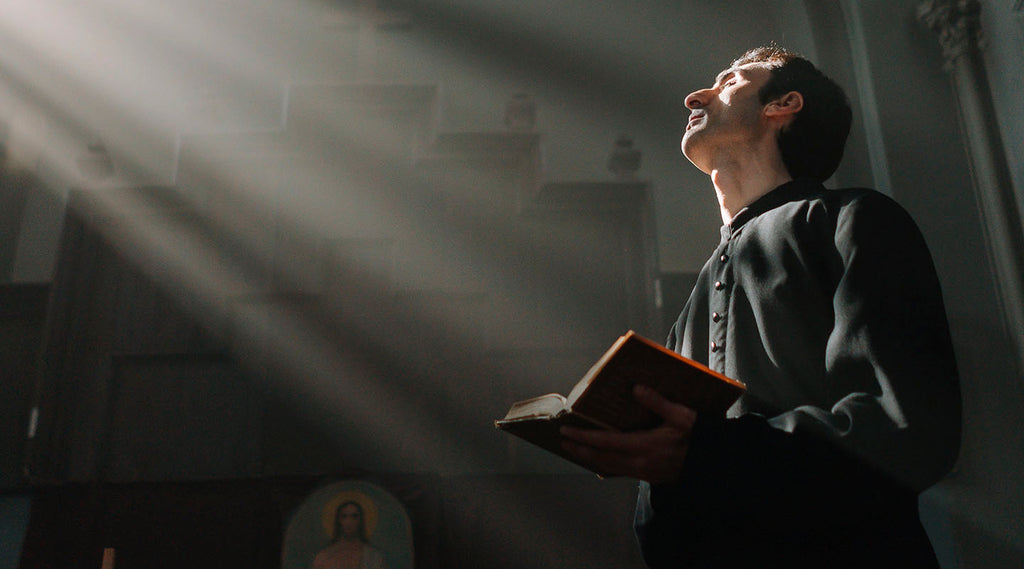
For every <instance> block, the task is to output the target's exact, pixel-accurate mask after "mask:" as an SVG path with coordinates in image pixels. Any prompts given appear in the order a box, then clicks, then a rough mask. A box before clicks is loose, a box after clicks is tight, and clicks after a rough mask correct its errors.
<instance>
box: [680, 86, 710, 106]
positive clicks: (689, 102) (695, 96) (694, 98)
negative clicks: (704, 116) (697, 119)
mask: <svg viewBox="0 0 1024 569" xmlns="http://www.w3.org/2000/svg"><path fill="white" fill-rule="evenodd" d="M708 91H709V90H708V89H701V90H700V91H694V92H693V93H690V94H689V95H687V96H686V99H685V100H684V101H683V104H684V105H686V108H688V109H699V108H701V107H703V106H704V105H705V104H706V103H707V95H708Z"/></svg>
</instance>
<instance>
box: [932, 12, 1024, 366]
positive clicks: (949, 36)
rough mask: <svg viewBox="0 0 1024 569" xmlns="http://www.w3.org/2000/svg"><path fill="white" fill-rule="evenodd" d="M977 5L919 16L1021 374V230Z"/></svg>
mask: <svg viewBox="0 0 1024 569" xmlns="http://www.w3.org/2000/svg"><path fill="white" fill-rule="evenodd" d="M980 12H981V4H980V3H979V2H978V0H924V1H923V2H922V3H921V4H920V5H919V6H918V16H919V17H920V19H921V20H922V21H923V22H924V23H925V24H927V25H928V27H929V28H931V29H932V30H933V31H935V32H936V33H937V34H938V36H939V43H940V44H941V45H942V53H943V56H944V57H945V60H946V65H945V67H946V71H948V72H949V74H950V78H951V79H952V83H953V92H954V94H955V96H956V99H957V106H958V108H959V109H958V110H959V115H960V126H961V129H962V130H963V135H964V140H965V142H966V144H967V148H966V150H967V156H968V160H969V163H970V166H971V174H972V178H973V180H974V186H975V187H974V190H975V195H976V197H977V200H978V208H979V210H980V212H981V217H982V223H983V224H984V226H985V235H986V238H987V240H988V249H989V256H990V258H991V260H992V265H993V267H994V269H995V272H996V282H997V284H998V287H999V297H1000V301H1001V303H1002V308H1003V311H1002V312H1003V314H1004V315H1005V323H1006V326H1007V328H1008V331H1009V334H1010V337H1011V340H1012V342H1013V345H1014V348H1015V349H1016V351H1017V364H1018V370H1017V371H1018V373H1022V372H1024V230H1022V227H1021V217H1020V212H1019V211H1018V208H1017V201H1016V199H1015V196H1014V192H1013V183H1012V181H1011V178H1010V169H1009V166H1008V164H1007V160H1006V153H1005V151H1004V149H1003V143H1002V139H1001V138H1000V135H999V123H998V121H997V120H996V113H995V107H994V105H993V103H992V95H991V92H990V91H989V83H988V78H987V76H986V73H985V65H984V61H983V59H982V54H981V47H982V45H983V40H982V37H981V25H980V19H979V15H980Z"/></svg>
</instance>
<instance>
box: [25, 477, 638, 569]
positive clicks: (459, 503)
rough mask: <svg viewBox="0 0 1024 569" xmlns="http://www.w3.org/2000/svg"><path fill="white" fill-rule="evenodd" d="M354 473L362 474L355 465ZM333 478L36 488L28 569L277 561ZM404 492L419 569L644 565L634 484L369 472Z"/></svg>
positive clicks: (263, 566)
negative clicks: (287, 534) (635, 525)
mask: <svg viewBox="0 0 1024 569" xmlns="http://www.w3.org/2000/svg"><path fill="white" fill-rule="evenodd" d="M356 476H357V477H358V476H359V475H358V474H356ZM331 480H333V478H264V479H260V480H231V481H216V482H215V481H210V482H190V483H163V484H122V485H67V486H60V487H50V488H39V489H37V490H36V498H35V500H34V504H33V509H32V518H31V525H30V528H29V531H28V536H27V539H26V542H25V545H24V550H23V555H22V560H21V565H20V567H21V569H39V568H45V567H83V568H85V567H95V566H96V565H98V564H99V562H100V560H101V558H102V553H103V549H104V548H114V549H115V550H116V560H117V567H122V568H125V569H134V568H143V567H147V568H161V567H167V568H176V567H182V566H188V567H196V568H207V567H209V568H224V567H251V568H256V569H274V568H277V567H280V564H281V551H282V541H283V538H284V529H285V527H287V525H288V523H289V520H290V517H291V515H292V514H293V512H294V511H295V510H296V508H298V506H299V505H300V504H301V503H302V501H303V500H304V499H305V498H306V496H308V495H309V494H310V493H312V492H314V491H315V490H316V489H317V488H320V487H322V486H323V485H325V484H327V483H329V482H331ZM364 480H369V481H371V482H372V483H373V484H375V485H378V486H379V487H381V488H383V489H385V490H386V491H388V492H389V493H391V494H392V495H393V496H395V498H397V499H398V501H399V502H400V504H401V505H402V506H403V507H404V509H405V510H406V512H407V514H408V515H409V519H410V522H411V524H412V530H413V531H412V535H413V544H412V545H413V551H414V561H415V566H416V567H418V568H421V569H434V568H438V569H439V568H445V569H474V568H477V567H480V566H482V565H485V566H487V567H493V568H495V569H516V568H521V567H568V568H580V569H583V568H589V567H598V566H600V567H618V568H621V569H639V568H641V567H643V563H642V561H641V560H640V559H639V553H638V552H637V550H636V548H635V546H634V545H633V543H632V541H631V540H630V539H623V538H622V536H623V535H629V532H630V517H629V516H618V515H615V514H613V512H618V511H623V510H628V509H629V508H630V507H631V506H632V503H633V501H634V500H635V497H636V487H635V483H633V482H630V481H626V480H599V479H597V478H596V477H594V476H593V475H589V474H574V475H532V476H529V475H527V476H522V475H520V476H455V477H444V478H442V477H437V476H433V475H389V476H381V475H376V476H370V477H369V478H364Z"/></svg>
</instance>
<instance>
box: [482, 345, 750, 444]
mask: <svg viewBox="0 0 1024 569" xmlns="http://www.w3.org/2000/svg"><path fill="white" fill-rule="evenodd" d="M636 384H643V385H646V386H648V387H650V388H652V389H654V390H655V391H657V392H658V393H660V394H661V395H662V396H663V397H665V398H666V399H669V400H670V401H674V402H676V403H682V404H684V405H686V406H687V407H690V408H691V409H693V410H695V411H697V412H698V413H708V414H714V415H722V414H724V413H725V410H726V409H728V408H729V406H731V405H732V404H733V403H734V402H735V401H736V399H738V398H739V396H740V395H741V394H742V393H743V392H744V390H746V386H744V385H743V384H742V383H740V382H739V381H736V380H734V379H730V378H728V377H726V376H724V375H722V374H720V373H718V372H716V371H712V370H711V369H709V368H708V367H707V366H705V365H703V364H700V363H698V362H695V361H693V360H691V359H687V358H684V357H683V356H681V355H679V354H677V353H675V352H673V351H671V350H668V349H666V348H664V347H662V346H660V345H658V344H656V343H655V342H652V341H651V340H648V339H647V338H644V337H642V336H640V335H639V334H637V333H636V332H633V331H632V330H631V331H629V332H628V333H627V334H625V335H624V336H621V337H619V339H618V340H617V341H616V342H615V343H614V344H612V347H611V348H609V349H608V351H606V352H605V353H604V355H603V356H601V358H600V359H598V360H597V362H596V363H595V364H594V365H593V366H592V367H591V368H590V371H588V372H587V373H586V375H584V376H583V379H581V380H580V381H579V382H578V383H577V384H576V386H575V387H573V389H572V391H570V392H569V395H568V396H562V395H559V394H557V393H549V394H547V395H541V396H540V397H534V398H532V399H526V400H524V401H519V402H516V403H514V404H513V405H512V408H511V409H509V411H508V413H507V414H506V415H505V417H504V418H503V419H499V420H497V421H495V422H494V424H495V426H496V427H497V428H499V429H501V430H504V431H507V432H509V433H511V434H513V435H515V436H517V437H520V438H522V439H524V440H527V441H529V442H531V443H533V444H535V445H537V446H539V447H541V448H544V449H547V450H549V451H551V452H553V453H555V454H558V455H559V456H562V457H564V458H566V459H568V460H572V461H573V462H575V460H573V459H572V458H571V457H570V456H568V455H567V454H566V453H565V452H564V451H563V450H562V446H561V436H560V435H559V433H558V429H559V427H561V426H562V425H574V426H581V427H588V428H595V429H610V430H615V431H635V430H642V429H650V428H653V427H655V426H657V425H658V424H659V423H660V422H661V418H660V417H658V416H657V415H656V414H654V413H653V412H651V411H650V410H648V409H647V408H646V407H644V406H642V405H640V403H638V402H637V401H636V399H634V397H633V387H634V386H635V385H636Z"/></svg>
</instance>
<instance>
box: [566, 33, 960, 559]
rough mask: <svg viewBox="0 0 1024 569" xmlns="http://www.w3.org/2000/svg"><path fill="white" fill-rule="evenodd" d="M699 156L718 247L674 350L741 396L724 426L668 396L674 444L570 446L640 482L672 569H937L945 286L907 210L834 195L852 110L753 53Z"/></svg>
mask: <svg viewBox="0 0 1024 569" xmlns="http://www.w3.org/2000/svg"><path fill="white" fill-rule="evenodd" d="M686 106H687V107H688V108H689V109H690V117H689V121H688V122H687V125H686V132H685V134H684V135H683V140H682V150H683V154H685V155H686V157H687V158H688V159H689V160H690V161H691V162H692V163H693V164H694V165H695V166H696V167H697V168H699V169H700V170H701V171H703V172H705V173H706V174H708V175H709V176H710V177H711V182H712V184H713V185H714V188H715V193H716V195H717V197H718V203H719V206H720V209H721V214H722V221H723V222H724V225H723V227H722V230H721V234H722V240H721V243H720V244H719V246H718V248H717V249H716V250H715V252H714V254H713V255H712V256H711V258H710V259H709V260H708V262H707V264H706V265H705V266H704V268H703V269H702V270H701V273H700V275H699V276H698V279H697V283H696V286H695V288H694V290H693V293H692V294H691V296H690V299H689V301H688V302H687V304H686V306H685V308H684V309H683V311H682V314H681V315H680V317H679V320H678V322H677V323H676V324H675V326H674V327H673V329H672V332H671V334H670V336H669V340H668V343H669V346H670V347H671V348H673V349H675V350H676V351H678V352H680V353H681V354H683V355H685V356H687V357H690V358H692V359H695V360H698V361H700V362H703V363H706V364H707V365H709V366H710V367H711V368H712V369H715V370H716V371H719V372H722V373H724V374H726V375H728V376H730V377H734V378H736V379H739V380H741V381H743V382H745V383H746V384H747V386H748V391H747V393H746V394H745V395H744V396H743V397H742V398H741V399H740V400H739V401H738V402H737V403H736V404H735V405H734V406H733V407H732V408H731V409H730V410H729V412H728V415H727V417H725V418H722V417H706V416H698V415H697V414H696V413H695V412H693V411H692V410H690V409H688V408H686V407H685V406H682V405H677V404H674V403H671V402H668V401H666V400H665V399H664V398H662V397H660V396H659V395H658V394H657V393H652V392H650V391H649V390H642V389H638V390H637V391H636V393H635V396H636V398H637V399H638V400H639V401H640V402H641V403H643V404H644V405H646V406H648V407H649V408H651V409H652V410H654V411H655V412H657V413H658V414H659V415H661V417H662V418H663V419H664V422H663V424H662V425H661V426H659V427H658V428H655V429H653V430H650V431H643V432H635V433H609V432H602V431H587V430H579V429H569V428H566V429H565V430H564V431H563V434H564V437H565V443H564V444H565V446H566V448H567V449H568V450H569V451H570V452H572V453H574V454H575V455H576V456H577V457H578V458H580V459H581V460H584V461H587V462H589V463H590V464H592V465H594V467H595V469H596V470H598V471H602V472H606V473H608V474H610V475H624V476H632V477H635V478H638V479H640V480H642V481H643V482H642V483H641V488H640V498H639V503H638V506H637V514H636V531H637V536H638V539H639V541H640V546H641V550H642V552H643V554H644V558H645V560H646V561H647V563H648V565H650V566H651V567H652V568H661V567H708V568H712V567H713V568H729V567H758V568H771V567H816V568H836V567H871V568H879V567H893V568H895V567H899V568H902V569H907V568H919V567H937V563H936V561H935V556H934V554H933V553H932V550H931V546H930V544H929V542H928V539H927V537H926V535H925V534H924V531H923V529H922V527H921V524H920V522H919V520H918V512H917V495H918V493H919V492H921V491H922V490H924V489H925V488H927V487H928V486H930V485H932V484H934V483H935V482H936V481H938V480H939V479H940V478H941V477H942V476H943V475H944V474H945V473H946V472H947V471H948V470H949V469H950V468H951V466H952V464H953V462H954V461H955V460H956V456H957V452H958V448H959V433H960V396H959V382H958V376H957V371H956V363H955V361H954V357H953V351H952V346H951V342H950V338H949V331H948V324H947V322H946V316H945V310H944V307H943V303H942V298H941V291H940V288H939V283H938V279H937V277H936V275H935V269H934V267H933V265H932V261H931V258H930V255H929V253H928V250H927V247H926V246H925V243H924V240H923V238H922V237H921V235H920V233H919V232H918V230H917V228H916V226H915V225H914V223H913V222H912V221H911V220H910V218H909V217H908V215H907V214H906V212H905V211H904V210H903V209H902V208H900V207H899V206H898V205H896V204H895V203H894V202H893V201H892V200H890V199H889V198H887V197H885V196H883V195H882V194H879V193H877V192H874V191H871V190H865V189H846V190H826V189H825V188H824V187H823V186H822V182H824V181H825V180H826V179H827V178H829V177H830V176H831V175H832V173H833V172H834V171H835V169H836V167H837V166H838V164H839V161H840V159H841V157H842V153H843V147H844V146H845V142H846V138H847V135H848V133H849V128H850V117H851V112H850V107H849V103H848V102H847V100H846V96H845V95H844V94H843V92H842V90H841V89H840V88H839V87H838V86H837V85H836V84H835V83H833V82H832V81H831V80H830V79H828V78H827V77H825V76H824V75H823V74H821V72H820V71H818V70H817V69H816V68H815V67H814V65H812V64H811V63H810V62H808V61H807V60H805V59H803V58H800V57H799V56H796V55H794V54H793V53H790V52H787V51H785V50H782V49H779V48H774V47H772V48H758V49H755V50H751V51H749V52H747V53H746V54H744V55H743V56H742V57H740V58H739V59H738V60H736V61H735V62H733V64H732V66H731V67H730V68H729V69H726V70H725V71H723V72H722V73H721V74H719V76H718V77H717V79H716V81H715V83H714V85H713V86H711V87H710V88H707V89H702V90H700V91H696V92H694V93H691V94H690V95H689V96H688V97H687V98H686Z"/></svg>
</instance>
